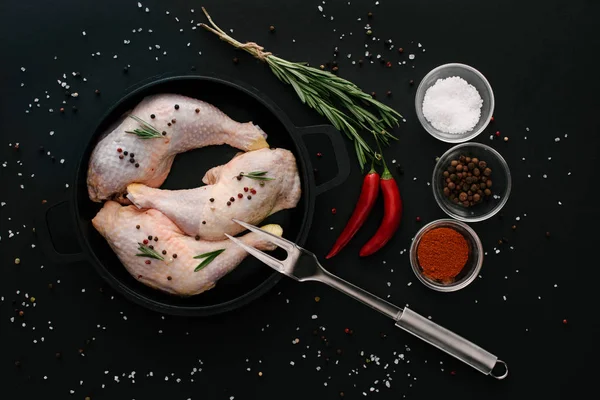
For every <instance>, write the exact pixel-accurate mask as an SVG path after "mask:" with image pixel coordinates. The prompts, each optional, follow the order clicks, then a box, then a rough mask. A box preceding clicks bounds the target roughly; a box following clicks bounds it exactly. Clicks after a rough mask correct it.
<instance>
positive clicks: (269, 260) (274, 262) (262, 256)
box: [225, 234, 283, 272]
mask: <svg viewBox="0 0 600 400" xmlns="http://www.w3.org/2000/svg"><path fill="white" fill-rule="evenodd" d="M225 236H227V237H228V238H229V240H231V241H232V242H233V243H235V244H237V245H238V246H240V247H241V248H242V249H244V250H246V251H247V252H248V253H250V254H252V255H253V256H254V257H256V258H258V259H259V260H260V261H262V262H263V263H265V264H267V265H268V266H269V267H271V268H273V269H274V270H276V271H278V272H283V264H282V263H281V261H279V260H278V259H276V258H274V257H271V256H270V255H268V254H266V253H263V252H262V251H260V250H257V249H255V248H254V247H252V246H248V245H247V244H246V243H244V242H242V241H241V240H239V239H237V238H234V237H233V236H231V235H228V234H225Z"/></svg>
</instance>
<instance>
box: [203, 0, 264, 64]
mask: <svg viewBox="0 0 600 400" xmlns="http://www.w3.org/2000/svg"><path fill="white" fill-rule="evenodd" d="M202 11H203V12H204V15H206V18H207V19H208V22H210V24H211V25H212V27H211V26H208V25H206V24H200V26H201V27H202V28H204V29H206V30H207V31H210V32H212V33H214V34H215V35H217V36H218V37H219V38H220V39H221V40H223V41H225V42H227V43H229V44H231V45H232V46H234V47H235V48H238V49H242V50H245V51H247V52H248V53H250V54H252V55H253V56H254V57H256V58H257V59H259V60H260V61H262V62H266V61H267V57H269V56H271V55H273V53H271V52H270V51H265V48H264V47H262V46H261V45H259V44H257V43H255V42H246V43H242V42H239V41H237V40H235V39H234V38H232V37H231V36H229V35H228V34H227V33H225V31H223V30H222V29H221V28H219V27H218V26H217V24H215V23H214V21H213V20H212V18H211V17H210V15H209V14H208V12H207V11H206V9H205V8H204V7H202Z"/></svg>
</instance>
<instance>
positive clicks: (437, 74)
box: [415, 63, 494, 143]
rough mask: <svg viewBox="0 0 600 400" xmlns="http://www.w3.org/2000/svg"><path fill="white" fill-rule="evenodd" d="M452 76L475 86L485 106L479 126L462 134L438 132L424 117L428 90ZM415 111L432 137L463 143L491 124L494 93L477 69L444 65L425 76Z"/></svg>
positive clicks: (416, 98) (461, 65) (419, 89)
mask: <svg viewBox="0 0 600 400" xmlns="http://www.w3.org/2000/svg"><path fill="white" fill-rule="evenodd" d="M452 76H458V77H460V78H463V79H464V80H465V81H467V82H468V83H469V84H471V85H473V86H474V87H475V89H477V91H478V92H479V95H480V96H481V99H482V100H483V105H482V106H481V116H480V118H479V122H477V125H475V126H474V127H473V129H471V130H470V131H468V132H465V133H460V134H457V133H446V132H442V131H440V130H437V129H436V128H434V127H433V125H431V123H430V122H429V121H427V119H426V118H425V116H424V115H423V99H424V98H425V92H426V91H427V89H429V88H430V87H431V86H433V85H434V84H435V82H437V80H438V79H445V78H449V77H452ZM415 109H416V111H417V117H418V118H419V122H421V125H422V126H423V128H425V130H426V131H427V132H429V134H430V135H431V136H433V137H434V138H437V139H439V140H441V141H444V142H448V143H462V142H466V141H468V140H471V139H473V138H475V137H476V136H477V135H479V134H480V133H481V132H483V130H484V129H485V128H486V127H487V126H488V124H489V123H490V119H491V118H492V115H493V114H494V92H493V91H492V86H491V85H490V83H489V82H488V80H487V79H486V78H485V76H483V74H482V73H481V72H479V71H477V70H476V69H475V68H473V67H470V66H468V65H465V64H458V63H452V64H444V65H440V66H439V67H437V68H435V69H433V70H431V71H430V72H429V73H428V74H427V75H425V77H424V78H423V80H421V83H420V84H419V87H418V88H417V94H416V96H415Z"/></svg>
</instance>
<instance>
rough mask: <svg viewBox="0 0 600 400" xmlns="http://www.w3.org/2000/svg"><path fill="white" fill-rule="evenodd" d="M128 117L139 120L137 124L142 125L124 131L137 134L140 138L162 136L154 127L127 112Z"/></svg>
mask: <svg viewBox="0 0 600 400" xmlns="http://www.w3.org/2000/svg"><path fill="white" fill-rule="evenodd" d="M129 118H132V119H134V120H136V121H137V122H139V124H140V125H141V126H142V129H140V128H136V129H134V130H133V131H125V132H126V133H131V134H134V135H137V136H138V137H139V138H141V139H156V138H161V137H163V135H162V134H161V133H160V132H159V131H158V129H156V128H155V127H153V126H152V125H150V124H149V123H148V122H146V121H144V120H143V119H141V118H140V117H137V116H135V115H133V114H129Z"/></svg>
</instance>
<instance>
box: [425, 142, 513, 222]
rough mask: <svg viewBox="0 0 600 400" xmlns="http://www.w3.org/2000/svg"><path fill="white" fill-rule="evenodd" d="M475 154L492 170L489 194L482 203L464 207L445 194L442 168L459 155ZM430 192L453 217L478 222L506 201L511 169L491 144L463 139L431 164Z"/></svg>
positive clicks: (486, 217) (490, 215)
mask: <svg viewBox="0 0 600 400" xmlns="http://www.w3.org/2000/svg"><path fill="white" fill-rule="evenodd" d="M461 155H464V156H467V157H477V158H478V159H479V160H482V161H485V162H486V163H487V166H488V168H490V169H491V170H492V174H491V175H490V178H491V180H492V187H491V188H490V189H491V191H492V196H490V197H489V198H486V199H484V200H483V201H482V202H481V203H479V204H475V205H474V206H471V207H464V206H462V205H460V204H455V203H453V202H452V201H451V200H450V198H449V197H446V196H445V195H444V182H445V179H446V178H444V176H443V173H444V171H445V170H446V169H447V168H448V166H449V165H450V162H451V161H452V160H456V159H458V157H459V156H461ZM431 187H432V189H433V196H434V197H435V201H436V202H437V203H438V205H439V206H440V208H441V209H442V210H443V211H444V212H445V213H446V214H448V215H449V216H451V217H452V218H456V219H458V220H460V221H465V222H479V221H483V220H486V219H488V218H490V217H492V216H493V215H494V214H496V213H497V212H498V211H500V209H501V208H502V207H504V204H506V202H507V201H508V197H509V196H510V190H511V187H512V184H511V178H510V170H509V168H508V164H507V163H506V161H505V160H504V158H503V157H502V156H501V155H500V153H498V152H497V151H496V150H494V149H492V148H491V147H490V146H486V145H485V144H481V143H463V144H459V145H456V146H454V147H452V148H451V149H450V150H448V151H446V152H445V153H444V154H443V155H442V156H441V157H440V159H439V160H438V162H437V164H436V165H435V167H434V168H433V176H432V178H431Z"/></svg>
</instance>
